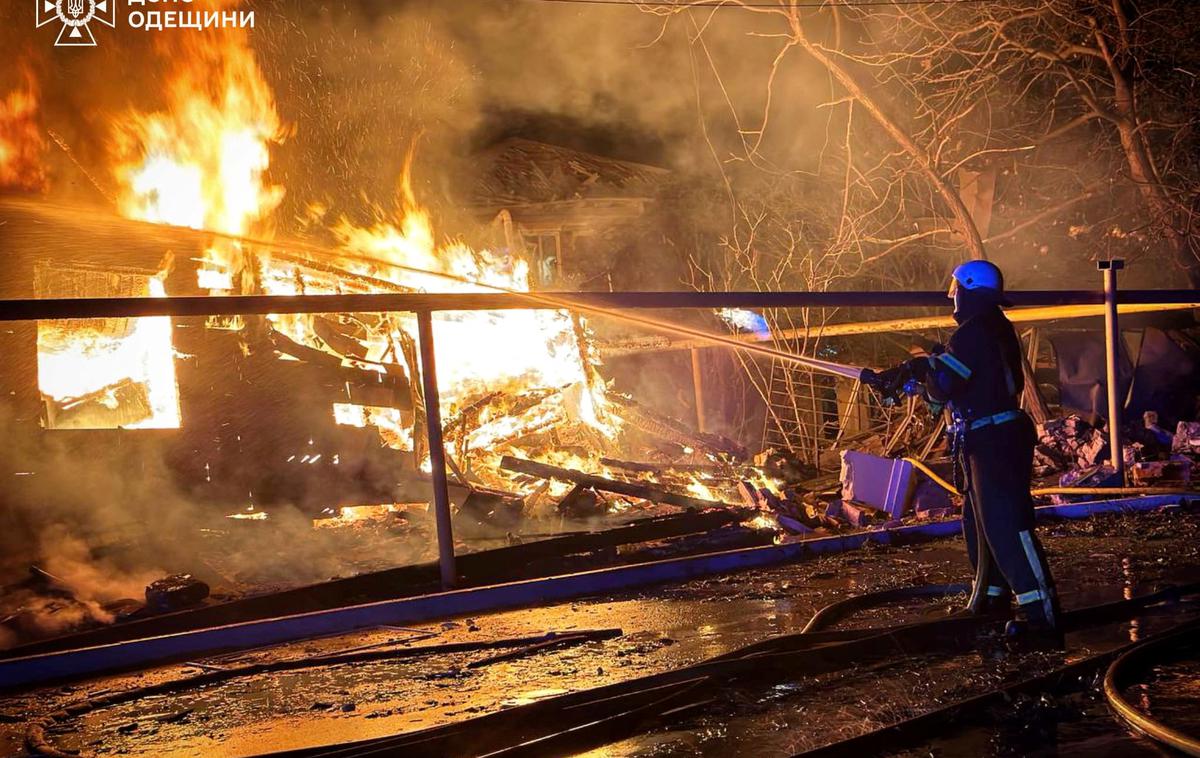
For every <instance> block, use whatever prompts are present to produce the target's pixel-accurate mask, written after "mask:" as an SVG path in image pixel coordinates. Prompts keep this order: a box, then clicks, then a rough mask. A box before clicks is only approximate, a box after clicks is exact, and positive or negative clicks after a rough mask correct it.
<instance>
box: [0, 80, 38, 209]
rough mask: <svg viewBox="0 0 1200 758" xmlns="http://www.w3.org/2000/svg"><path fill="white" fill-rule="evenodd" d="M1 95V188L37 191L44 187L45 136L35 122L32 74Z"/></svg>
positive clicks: (35, 97) (36, 103)
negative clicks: (18, 86)
mask: <svg viewBox="0 0 1200 758" xmlns="http://www.w3.org/2000/svg"><path fill="white" fill-rule="evenodd" d="M25 80H26V81H25V85H24V86H23V87H20V88H18V89H15V90H13V91H12V92H10V93H8V95H7V96H5V97H4V98H3V99H0V190H5V189H10V190H25V191H31V192H38V191H41V190H44V189H45V188H46V170H45V167H44V166H43V162H42V159H43V156H44V153H45V151H46V139H45V137H44V136H43V135H42V130H41V128H40V127H39V125H38V94H37V87H36V85H35V83H34V80H33V76H32V75H31V74H28V73H27V74H26V76H25Z"/></svg>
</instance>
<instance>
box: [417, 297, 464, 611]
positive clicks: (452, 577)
mask: <svg viewBox="0 0 1200 758" xmlns="http://www.w3.org/2000/svg"><path fill="white" fill-rule="evenodd" d="M417 334H418V337H419V338H420V342H421V386H422V387H423V388H424V390H425V432H426V434H427V435H428V440H429V463H430V465H431V466H432V470H431V471H430V475H431V477H432V485H433V512H434V516H435V517H436V519H437V538H438V565H439V567H440V568H441V570H442V587H443V588H444V589H450V588H451V587H453V586H454V585H455V583H456V580H457V578H458V574H457V572H456V571H455V568H454V530H453V528H452V527H451V523H450V490H449V485H448V483H447V481H446V447H445V444H444V443H443V442H442V409H441V398H440V397H439V395H438V386H437V365H436V364H435V362H434V358H433V314H432V313H431V312H430V311H419V312H418V313H417Z"/></svg>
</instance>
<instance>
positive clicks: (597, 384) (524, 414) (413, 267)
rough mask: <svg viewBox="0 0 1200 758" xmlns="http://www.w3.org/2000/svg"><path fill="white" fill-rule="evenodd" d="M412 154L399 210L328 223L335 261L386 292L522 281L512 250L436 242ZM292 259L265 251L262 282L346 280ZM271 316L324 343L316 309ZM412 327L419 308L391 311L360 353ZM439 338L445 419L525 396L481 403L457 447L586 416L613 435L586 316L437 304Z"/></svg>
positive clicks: (381, 420)
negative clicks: (516, 406)
mask: <svg viewBox="0 0 1200 758" xmlns="http://www.w3.org/2000/svg"><path fill="white" fill-rule="evenodd" d="M410 164H411V156H410V161H409V162H406V165H405V168H404V171H403V173H402V177H401V183H400V193H399V194H400V202H399V208H398V209H397V211H396V212H395V214H394V217H391V218H388V217H387V214H384V213H383V212H380V213H379V216H380V219H379V220H378V221H376V222H375V223H374V224H372V225H370V226H366V227H363V226H356V225H354V224H352V223H350V222H349V221H346V220H342V221H341V222H339V223H338V224H336V225H335V227H334V229H333V233H334V235H335V237H336V238H337V240H338V242H339V246H340V248H341V249H342V250H344V251H345V253H346V257H345V259H344V261H342V264H343V265H344V266H346V268H347V269H348V270H351V271H354V272H355V273H357V274H361V275H363V276H364V277H369V279H366V281H374V282H386V283H387V284H388V285H390V286H391V287H392V288H393V291H395V290H397V289H398V290H410V291H434V292H459V293H465V292H484V293H487V292H495V291H497V289H500V290H507V291H522V292H525V291H529V288H530V284H529V266H528V263H527V262H526V261H525V260H523V259H521V258H519V257H517V256H516V255H514V254H512V253H511V252H507V251H495V250H488V249H475V248H472V247H470V246H469V245H467V244H465V243H463V242H462V241H459V240H448V241H443V242H439V241H438V237H437V235H436V233H435V231H434V226H433V221H432V218H431V215H430V213H429V212H428V211H427V210H426V209H424V208H422V207H421V206H420V205H419V204H418V203H417V201H416V199H415V197H414V194H413V192H412V189H411V185H410V183H409V175H410V173H409V171H410ZM298 265H299V264H288V263H284V262H280V261H275V260H271V259H266V258H264V259H263V268H262V271H261V276H260V280H261V282H262V286H263V287H264V289H265V290H266V291H267V292H269V293H271V294H276V295H294V294H300V293H301V292H306V293H309V294H317V293H325V292H334V291H340V290H341V288H342V287H343V285H344V283H343V282H340V281H337V280H333V281H330V280H328V279H325V280H320V281H317V280H312V279H306V278H305V277H304V276H303V275H302V273H301V272H300V271H298V270H297V266H298ZM424 272H428V273H424ZM445 275H448V276H445ZM365 286H366V289H368V290H371V289H373V288H372V287H371V286H370V285H365ZM374 289H378V288H374ZM271 319H272V321H273V322H274V324H275V325H276V328H278V329H280V330H281V331H282V332H284V333H285V334H287V335H288V336H289V337H291V338H292V339H295V340H297V341H299V342H302V343H304V344H307V345H309V346H311V347H316V348H318V349H322V348H326V349H327V348H328V346H327V345H325V344H324V343H323V342H322V340H321V339H320V338H319V337H317V335H316V334H315V333H314V330H313V329H312V328H311V318H309V317H306V316H272V317H271ZM416 333H417V328H416V320H415V317H413V316H412V315H410V314H394V315H393V316H392V317H390V318H388V319H386V320H384V321H382V322H381V323H380V326H379V328H378V329H376V330H374V331H373V332H372V333H371V334H370V336H369V337H368V338H367V348H368V354H367V356H366V357H367V358H368V359H369V360H371V361H383V360H384V358H385V357H386V356H388V355H389V353H390V354H391V355H392V356H395V355H396V354H397V350H396V348H395V346H396V345H397V344H400V343H401V342H403V341H404V340H408V341H410V342H411V341H412V340H413V339H414V338H415V337H416ZM434 337H435V356H436V360H437V366H438V382H439V390H440V395H441V400H442V410H443V413H444V415H445V416H446V417H447V418H452V417H454V416H455V414H456V413H458V412H459V411H461V410H462V409H463V407H464V406H466V405H469V404H471V403H472V402H474V401H476V400H479V399H481V398H486V397H487V396H489V395H490V394H494V393H497V392H503V393H506V394H507V395H509V396H515V397H524V398H525V399H526V402H523V403H521V405H522V409H521V410H520V412H515V413H514V412H511V408H502V407H499V406H496V407H493V406H492V405H490V404H486V403H485V404H484V405H483V406H482V407H481V408H480V409H479V410H478V413H477V414H475V415H474V416H473V417H472V419H471V424H472V428H471V429H470V430H469V431H468V430H463V431H462V434H461V437H460V442H461V444H460V445H459V452H460V453H463V454H471V453H472V452H481V453H489V452H490V453H494V452H495V451H494V450H492V448H493V446H495V445H496V444H498V443H504V442H506V441H510V440H514V439H518V438H520V437H522V436H526V435H529V434H534V433H538V432H546V431H547V430H549V429H550V428H552V427H556V426H558V425H562V424H576V425H581V426H585V427H587V428H589V429H592V430H594V431H595V432H597V433H598V434H599V435H600V436H601V437H603V438H608V439H611V438H613V437H615V435H616V434H617V431H618V427H617V425H616V422H615V420H614V419H612V418H611V417H610V416H609V415H608V414H607V413H606V411H605V401H604V385H603V383H602V382H601V381H600V380H599V379H598V377H597V375H596V374H595V372H594V371H591V370H590V369H589V365H590V364H591V362H592V360H593V359H594V357H595V356H594V355H592V354H591V351H592V347H591V343H590V341H589V340H588V339H587V336H586V333H585V327H584V325H583V323H582V322H581V321H576V320H573V319H572V317H571V316H570V315H569V314H567V313H566V312H564V311H554V310H509V311H495V312H489V311H472V312H453V313H448V312H442V313H437V314H435V316H434ZM537 390H550V391H544V392H541V393H540V394H537V396H536V397H535V396H534V395H533V394H530V393H531V391H537ZM531 398H532V399H531ZM335 410H336V415H337V418H338V420H339V421H340V422H341V423H349V424H354V425H359V426H361V425H364V424H366V423H371V424H373V425H376V426H378V427H380V429H381V430H389V431H390V437H391V440H392V441H393V442H399V443H400V446H403V445H404V443H407V444H408V445H411V436H406V435H404V434H403V433H402V431H401V430H399V429H397V427H398V416H397V415H394V414H393V415H389V414H386V413H383V412H381V411H380V409H355V407H354V406H339V407H338V408H337V409H335ZM397 432H401V433H399V434H397ZM385 436H389V435H385Z"/></svg>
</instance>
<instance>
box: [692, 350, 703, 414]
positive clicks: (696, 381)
mask: <svg viewBox="0 0 1200 758" xmlns="http://www.w3.org/2000/svg"><path fill="white" fill-rule="evenodd" d="M692 392H693V394H694V395H695V398H696V431H699V432H703V431H704V379H703V378H702V377H701V376H700V348H696V347H694V348H692Z"/></svg>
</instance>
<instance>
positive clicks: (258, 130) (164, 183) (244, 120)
mask: <svg viewBox="0 0 1200 758" xmlns="http://www.w3.org/2000/svg"><path fill="white" fill-rule="evenodd" d="M185 39H186V40H187V42H186V44H185V45H183V47H184V48H185V49H176V50H173V51H172V54H171V58H170V60H171V61H172V65H174V66H175V69H174V70H173V71H171V73H170V78H169V79H168V83H167V88H166V97H165V99H166V107H165V108H164V109H163V110H160V111H156V112H153V113H137V112H135V113H131V114H129V115H128V116H127V117H126V118H125V119H123V120H121V121H119V122H118V123H117V124H116V126H115V130H114V135H113V152H114V155H115V156H116V169H115V172H114V173H115V174H116V178H117V181H118V184H119V186H120V197H119V204H120V208H121V212H122V213H123V214H124V215H126V216H128V217H129V218H135V219H141V220H143V221H152V222H155V223H161V224H172V225H176V226H186V227H190V228H193V229H207V230H210V231H214V232H221V233H224V234H230V235H237V236H245V235H247V234H250V233H251V232H256V231H260V229H258V228H257V227H258V226H259V225H260V224H261V223H262V222H263V221H264V220H266V219H267V218H269V216H270V215H271V212H272V211H274V210H275V208H276V207H277V206H278V205H279V202H280V200H282V198H283V188H282V187H279V186H277V185H272V184H270V183H269V182H268V181H267V179H266V172H267V169H268V168H269V166H270V145H271V144H273V143H277V142H279V141H281V140H282V139H283V136H284V130H283V126H282V122H281V120H280V118H279V114H278V112H277V111H276V108H275V98H274V96H273V95H272V94H271V89H270V87H269V86H268V85H267V83H266V80H265V79H264V78H263V75H262V71H261V69H260V68H259V65H258V61H257V60H256V58H255V56H254V52H253V50H251V48H250V44H249V39H248V37H247V35H246V32H245V31H244V30H240V29H222V30H212V31H209V32H205V33H203V34H199V33H198V34H194V35H187V36H186V38H185ZM243 266H244V261H243V251H242V250H241V248H240V246H239V245H238V244H237V243H236V242H233V241H229V240H218V241H216V242H215V243H214V244H213V245H212V247H210V248H209V249H208V250H207V251H206V252H205V256H204V265H203V266H202V268H201V269H200V274H199V282H198V284H199V285H200V286H201V287H204V288H206V289H209V290H219V291H229V290H233V289H235V288H236V283H235V280H236V277H237V275H238V274H239V273H240V271H241V269H242V268H243Z"/></svg>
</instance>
